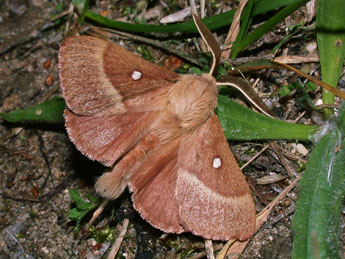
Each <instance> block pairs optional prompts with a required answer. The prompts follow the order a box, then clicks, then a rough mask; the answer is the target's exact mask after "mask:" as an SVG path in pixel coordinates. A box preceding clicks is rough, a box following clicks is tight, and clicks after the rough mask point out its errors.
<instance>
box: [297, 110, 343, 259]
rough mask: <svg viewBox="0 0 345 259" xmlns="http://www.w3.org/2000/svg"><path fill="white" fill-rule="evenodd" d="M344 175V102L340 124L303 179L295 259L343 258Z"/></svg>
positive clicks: (323, 141) (316, 153)
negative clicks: (340, 237)
mask: <svg viewBox="0 0 345 259" xmlns="http://www.w3.org/2000/svg"><path fill="white" fill-rule="evenodd" d="M339 147H340V149H339V150H338V149H337V148H339ZM344 172H345V103H344V104H343V106H342V110H341V113H340V116H339V117H338V120H337V123H334V126H333V128H332V129H331V130H330V131H329V132H328V133H327V134H326V135H325V136H324V137H323V138H322V139H321V140H320V142H319V143H318V144H317V145H316V147H315V148H314V150H313V152H312V153H311V155H310V158H309V161H308V164H307V169H306V172H305V174H304V175H303V176H302V178H301V181H300V188H301V191H300V195H299V198H298V201H297V209H296V214H295V216H294V219H293V222H292V227H293V230H294V245H293V257H292V258H295V259H299V258H310V259H311V258H341V256H340V253H339V248H338V242H337V240H338V231H337V229H338V226H339V216H340V213H341V205H342V201H343V197H344V194H345V174H344Z"/></svg>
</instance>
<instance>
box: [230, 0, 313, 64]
mask: <svg viewBox="0 0 345 259" xmlns="http://www.w3.org/2000/svg"><path fill="white" fill-rule="evenodd" d="M307 2H309V0H296V1H294V2H292V3H290V4H289V5H288V6H286V7H284V8H283V9H282V10H280V11H279V12H278V13H276V14H275V15H273V16H272V17H271V18H270V19H268V20H267V21H266V22H265V23H264V24H263V25H261V26H260V27H259V28H257V29H256V30H255V31H253V32H252V33H251V34H249V35H248V36H247V37H245V38H244V39H243V40H242V41H241V42H239V43H238V44H236V47H235V46H234V47H235V48H234V49H233V51H232V53H231V57H237V55H238V54H239V52H241V51H242V50H243V49H244V48H246V47H248V46H249V45H250V44H252V43H253V42H255V41H256V40H258V39H259V38H260V37H261V36H262V35H264V34H265V33H267V32H269V31H271V30H272V28H273V27H274V26H276V25H277V24H278V23H279V22H281V21H283V20H284V19H285V17H287V16H289V15H290V14H292V13H293V12H294V11H296V10H297V9H298V8H300V7H301V6H303V5H305V4H306V3H307Z"/></svg>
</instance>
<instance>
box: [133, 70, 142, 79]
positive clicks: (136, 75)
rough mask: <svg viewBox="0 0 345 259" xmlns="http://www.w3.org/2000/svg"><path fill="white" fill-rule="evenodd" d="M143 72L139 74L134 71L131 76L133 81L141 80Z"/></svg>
mask: <svg viewBox="0 0 345 259" xmlns="http://www.w3.org/2000/svg"><path fill="white" fill-rule="evenodd" d="M141 75H142V74H141V72H139V71H134V72H133V73H132V75H131V77H132V79H133V80H139V79H140V78H141Z"/></svg>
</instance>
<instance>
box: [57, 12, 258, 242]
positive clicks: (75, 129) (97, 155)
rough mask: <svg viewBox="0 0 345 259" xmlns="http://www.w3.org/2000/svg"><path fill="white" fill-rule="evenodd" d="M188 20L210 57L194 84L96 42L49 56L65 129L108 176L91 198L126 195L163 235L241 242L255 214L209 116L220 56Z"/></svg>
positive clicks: (78, 42)
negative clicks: (55, 68)
mask: <svg viewBox="0 0 345 259" xmlns="http://www.w3.org/2000/svg"><path fill="white" fill-rule="evenodd" d="M194 19H195V22H196V25H197V27H198V29H199V31H200V32H201V33H202V34H201V35H202V37H203V39H204V40H205V41H206V43H207V44H208V45H209V46H210V48H211V53H212V55H213V64H212V69H211V72H210V74H202V75H201V76H197V75H179V74H177V73H175V72H173V71H170V70H167V69H165V68H162V67H159V66H157V65H154V64H152V63H150V62H148V61H146V60H144V59H142V58H140V57H139V56H137V55H135V54H133V53H131V52H129V51H127V50H126V49H125V48H123V47H121V46H119V45H116V44H114V43H110V42H108V41H106V40H103V39H99V38H95V37H90V36H73V37H69V38H66V39H65V40H64V41H63V43H62V45H61V48H60V51H59V69H60V73H59V75H60V80H61V87H62V91H63V96H64V98H65V101H66V104H67V108H66V110H65V113H64V116H65V121H66V122H65V123H66V128H67V132H68V135H69V138H70V139H71V140H72V142H73V143H74V144H75V145H76V147H77V148H78V149H79V150H80V151H81V152H82V153H83V154H85V155H86V156H87V157H88V158H90V159H92V160H97V161H99V162H101V163H102V164H104V165H105V166H107V167H109V169H108V170H107V171H106V172H105V173H104V174H103V175H102V176H101V177H100V178H99V179H98V180H97V182H96V185H95V188H96V191H97V192H98V193H99V194H100V195H101V196H103V197H105V198H106V199H111V200H113V199H116V198H117V197H119V195H120V194H121V193H122V192H123V191H124V189H125V188H126V187H129V190H130V191H131V192H132V200H133V205H134V208H135V209H136V210H137V211H138V212H139V213H140V215H141V217H143V218H144V219H145V220H146V221H148V222H149V223H150V224H151V225H152V226H154V227H156V228H158V229H160V230H162V231H164V232H167V233H183V232H185V231H188V232H192V233H193V234H195V235H199V236H202V237H204V238H206V239H213V240H229V239H232V238H234V239H240V240H245V239H248V238H249V237H251V236H252V235H253V233H254V231H255V215H256V213H255V207H254V202H253V198H252V196H251V192H250V189H249V187H248V184H247V182H246V179H245V177H244V175H243V174H242V172H241V170H240V168H239V166H238V164H237V162H236V159H235V157H234V155H233V154H232V152H231V150H230V148H229V145H228V142H227V140H226V138H225V136H224V133H223V130H222V128H221V125H220V123H219V120H218V118H217V115H216V114H215V112H214V110H215V108H216V106H217V97H218V89H217V85H216V80H215V79H214V78H213V77H212V72H213V70H214V68H215V66H216V64H217V63H218V60H219V57H220V48H219V46H218V44H217V42H216V41H215V39H214V38H213V35H212V34H211V32H210V31H209V30H208V29H207V27H206V26H205V25H204V24H203V23H202V22H201V20H200V19H199V18H198V17H197V16H195V15H194ZM230 84H231V83H230Z"/></svg>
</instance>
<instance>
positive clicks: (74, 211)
mask: <svg viewBox="0 0 345 259" xmlns="http://www.w3.org/2000/svg"><path fill="white" fill-rule="evenodd" d="M80 215H81V212H80V211H79V210H78V209H77V208H73V209H71V210H70V212H69V213H68V218H69V219H73V220H77V219H78V218H80Z"/></svg>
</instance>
